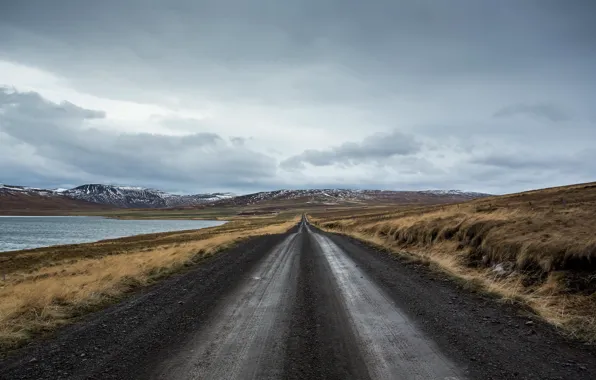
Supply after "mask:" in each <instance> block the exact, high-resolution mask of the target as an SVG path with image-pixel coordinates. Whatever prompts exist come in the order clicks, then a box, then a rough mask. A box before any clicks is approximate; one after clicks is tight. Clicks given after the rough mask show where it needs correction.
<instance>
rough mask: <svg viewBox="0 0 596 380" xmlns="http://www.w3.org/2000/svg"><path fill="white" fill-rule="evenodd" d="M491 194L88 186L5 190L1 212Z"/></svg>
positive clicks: (446, 199)
mask: <svg viewBox="0 0 596 380" xmlns="http://www.w3.org/2000/svg"><path fill="white" fill-rule="evenodd" d="M487 195H488V194H482V193H470V192H463V191H459V190H427V191H387V190H347V189H311V190H276V191H266V192H260V193H254V194H247V195H239V196H235V195H234V194H231V193H208V194H194V195H177V194H170V193H166V192H163V191H160V190H154V189H147V188H142V187H128V186H113V185H103V184H87V185H82V186H78V187H75V188H73V189H57V190H48V189H39V188H31V187H23V186H9V185H0V210H2V212H3V213H4V214H6V213H7V212H6V210H13V211H14V210H40V211H43V210H46V211H47V210H102V209H111V208H155V209H164V208H194V207H202V206H206V205H209V206H222V207H226V206H238V207H243V206H252V205H265V206H267V205H273V204H285V205H295V204H305V205H351V204H377V203H399V204H414V203H425V204H437V203H454V202H463V201H467V200H470V199H475V198H481V197H485V196H487Z"/></svg>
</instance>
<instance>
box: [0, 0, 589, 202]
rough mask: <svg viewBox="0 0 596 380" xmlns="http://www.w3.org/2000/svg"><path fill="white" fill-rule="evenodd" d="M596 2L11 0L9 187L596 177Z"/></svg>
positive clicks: (477, 185)
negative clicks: (16, 185)
mask: <svg viewBox="0 0 596 380" xmlns="http://www.w3.org/2000/svg"><path fill="white" fill-rule="evenodd" d="M595 105H596V2H595V1H593V0H585V1H583V0H570V1H559V0H556V1H555V0H524V1H520V0H500V1H492V0H485V1H481V0H450V1H437V0H408V1H406V0H373V1H368V2H366V1H361V0H301V1H277V0H233V1H228V0H210V1H203V0H102V1H95V0H52V1H48V0H19V1H11V0H0V183H10V184H20V185H28V186H40V187H69V186H74V185H79V184H82V183H89V182H93V183H98V182H101V183H114V184H123V185H136V186H149V187H157V188H160V189H163V190H168V191H174V192H182V193H193V192H203V191H233V192H236V193H245V192H252V191H257V190H273V189H278V188H308V187H342V188H346V187H347V188H383V189H462V190H472V191H484V192H490V193H507V192H514V191H520V190H525V189H532V188H540V187H546V186H553V185H562V184H569V183H577V182H585V181H592V180H595V179H596V165H595V164H594V157H596V144H595V143H596V106H595Z"/></svg>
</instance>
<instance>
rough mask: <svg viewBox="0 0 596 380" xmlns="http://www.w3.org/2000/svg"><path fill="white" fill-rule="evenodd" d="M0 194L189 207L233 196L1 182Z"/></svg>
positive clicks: (131, 205)
mask: <svg viewBox="0 0 596 380" xmlns="http://www.w3.org/2000/svg"><path fill="white" fill-rule="evenodd" d="M0 195H6V196H9V195H13V196H16V195H19V196H27V195H30V196H44V197H62V198H68V199H74V200H79V201H86V202H92V203H97V204H101V205H107V206H113V207H122V208H167V207H188V206H196V205H200V204H205V203H212V202H216V201H219V200H222V199H228V198H231V197H233V196H234V195H233V194H230V193H212V194H195V195H177V194H170V193H166V192H163V191H160V190H153V189H146V188H142V187H131V186H113V185H102V184H88V185H82V186H78V187H75V188H73V189H56V190H48V189H39V188H33V187H24V186H11V185H0Z"/></svg>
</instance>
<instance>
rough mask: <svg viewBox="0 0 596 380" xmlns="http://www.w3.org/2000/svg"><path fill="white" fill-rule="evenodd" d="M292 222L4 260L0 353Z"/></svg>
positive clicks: (247, 222) (235, 225) (246, 224)
mask: <svg viewBox="0 0 596 380" xmlns="http://www.w3.org/2000/svg"><path fill="white" fill-rule="evenodd" d="M296 221H297V219H283V218H269V219H264V218H259V219H239V220H235V221H232V222H230V223H228V224H225V225H223V226H220V227H215V228H208V229H204V230H197V231H184V232H173V233H164V234H155V235H144V236H137V237H131V238H125V239H117V240H110V241H103V242H98V243H91V244H81V245H73V246H63V247H50V248H43V249H37V250H31V251H18V252H8V253H6V254H3V255H2V256H1V257H2V259H3V263H2V268H3V270H4V273H1V274H0V275H4V276H5V277H4V279H2V278H0V350H7V349H11V348H15V347H17V346H19V345H20V344H22V343H24V342H26V341H27V340H28V339H30V338H31V337H33V336H35V335H39V334H40V333H44V332H48V331H51V330H53V329H55V328H56V327H57V326H60V325H63V324H66V323H69V322H71V321H72V320H73V319H74V318H76V317H78V316H80V315H82V314H84V313H86V312H89V311H91V310H95V309H97V308H99V307H101V306H104V305H106V304H109V303H111V302H114V301H115V300H118V299H120V297H121V296H122V295H123V294H125V293H127V292H130V291H131V290H133V289H135V288H138V287H140V286H144V285H148V284H150V283H152V282H154V281H156V280H157V279H159V278H162V277H164V276H166V275H168V274H171V273H173V272H175V271H177V270H180V269H181V268H183V267H185V266H189V265H192V264H194V263H196V262H198V261H200V260H202V259H204V258H206V257H209V256H211V255H213V254H214V253H216V252H218V251H220V250H222V249H225V248H228V247H230V246H232V245H234V244H235V243H236V242H238V241H239V240H241V239H244V238H246V237H249V236H256V235H265V234H275V233H282V232H285V231H287V230H288V229H289V228H291V227H292V226H293V225H294V224H295V223H296ZM5 264H6V265H5Z"/></svg>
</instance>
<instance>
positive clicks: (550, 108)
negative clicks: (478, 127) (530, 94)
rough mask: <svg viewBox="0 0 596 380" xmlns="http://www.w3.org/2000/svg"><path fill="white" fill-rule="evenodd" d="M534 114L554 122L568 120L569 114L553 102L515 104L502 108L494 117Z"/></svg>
mask: <svg viewBox="0 0 596 380" xmlns="http://www.w3.org/2000/svg"><path fill="white" fill-rule="evenodd" d="M517 115H522V116H534V117H538V118H540V119H543V120H548V121H552V122H555V123H556V122H560V121H567V120H569V119H570V117H569V115H568V114H567V113H566V112H565V111H564V110H563V109H561V108H560V107H557V106H555V105H553V104H513V105H509V106H506V107H503V108H501V109H500V110H498V111H497V112H495V114H494V115H493V116H494V117H497V118H499V117H512V116H517Z"/></svg>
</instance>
